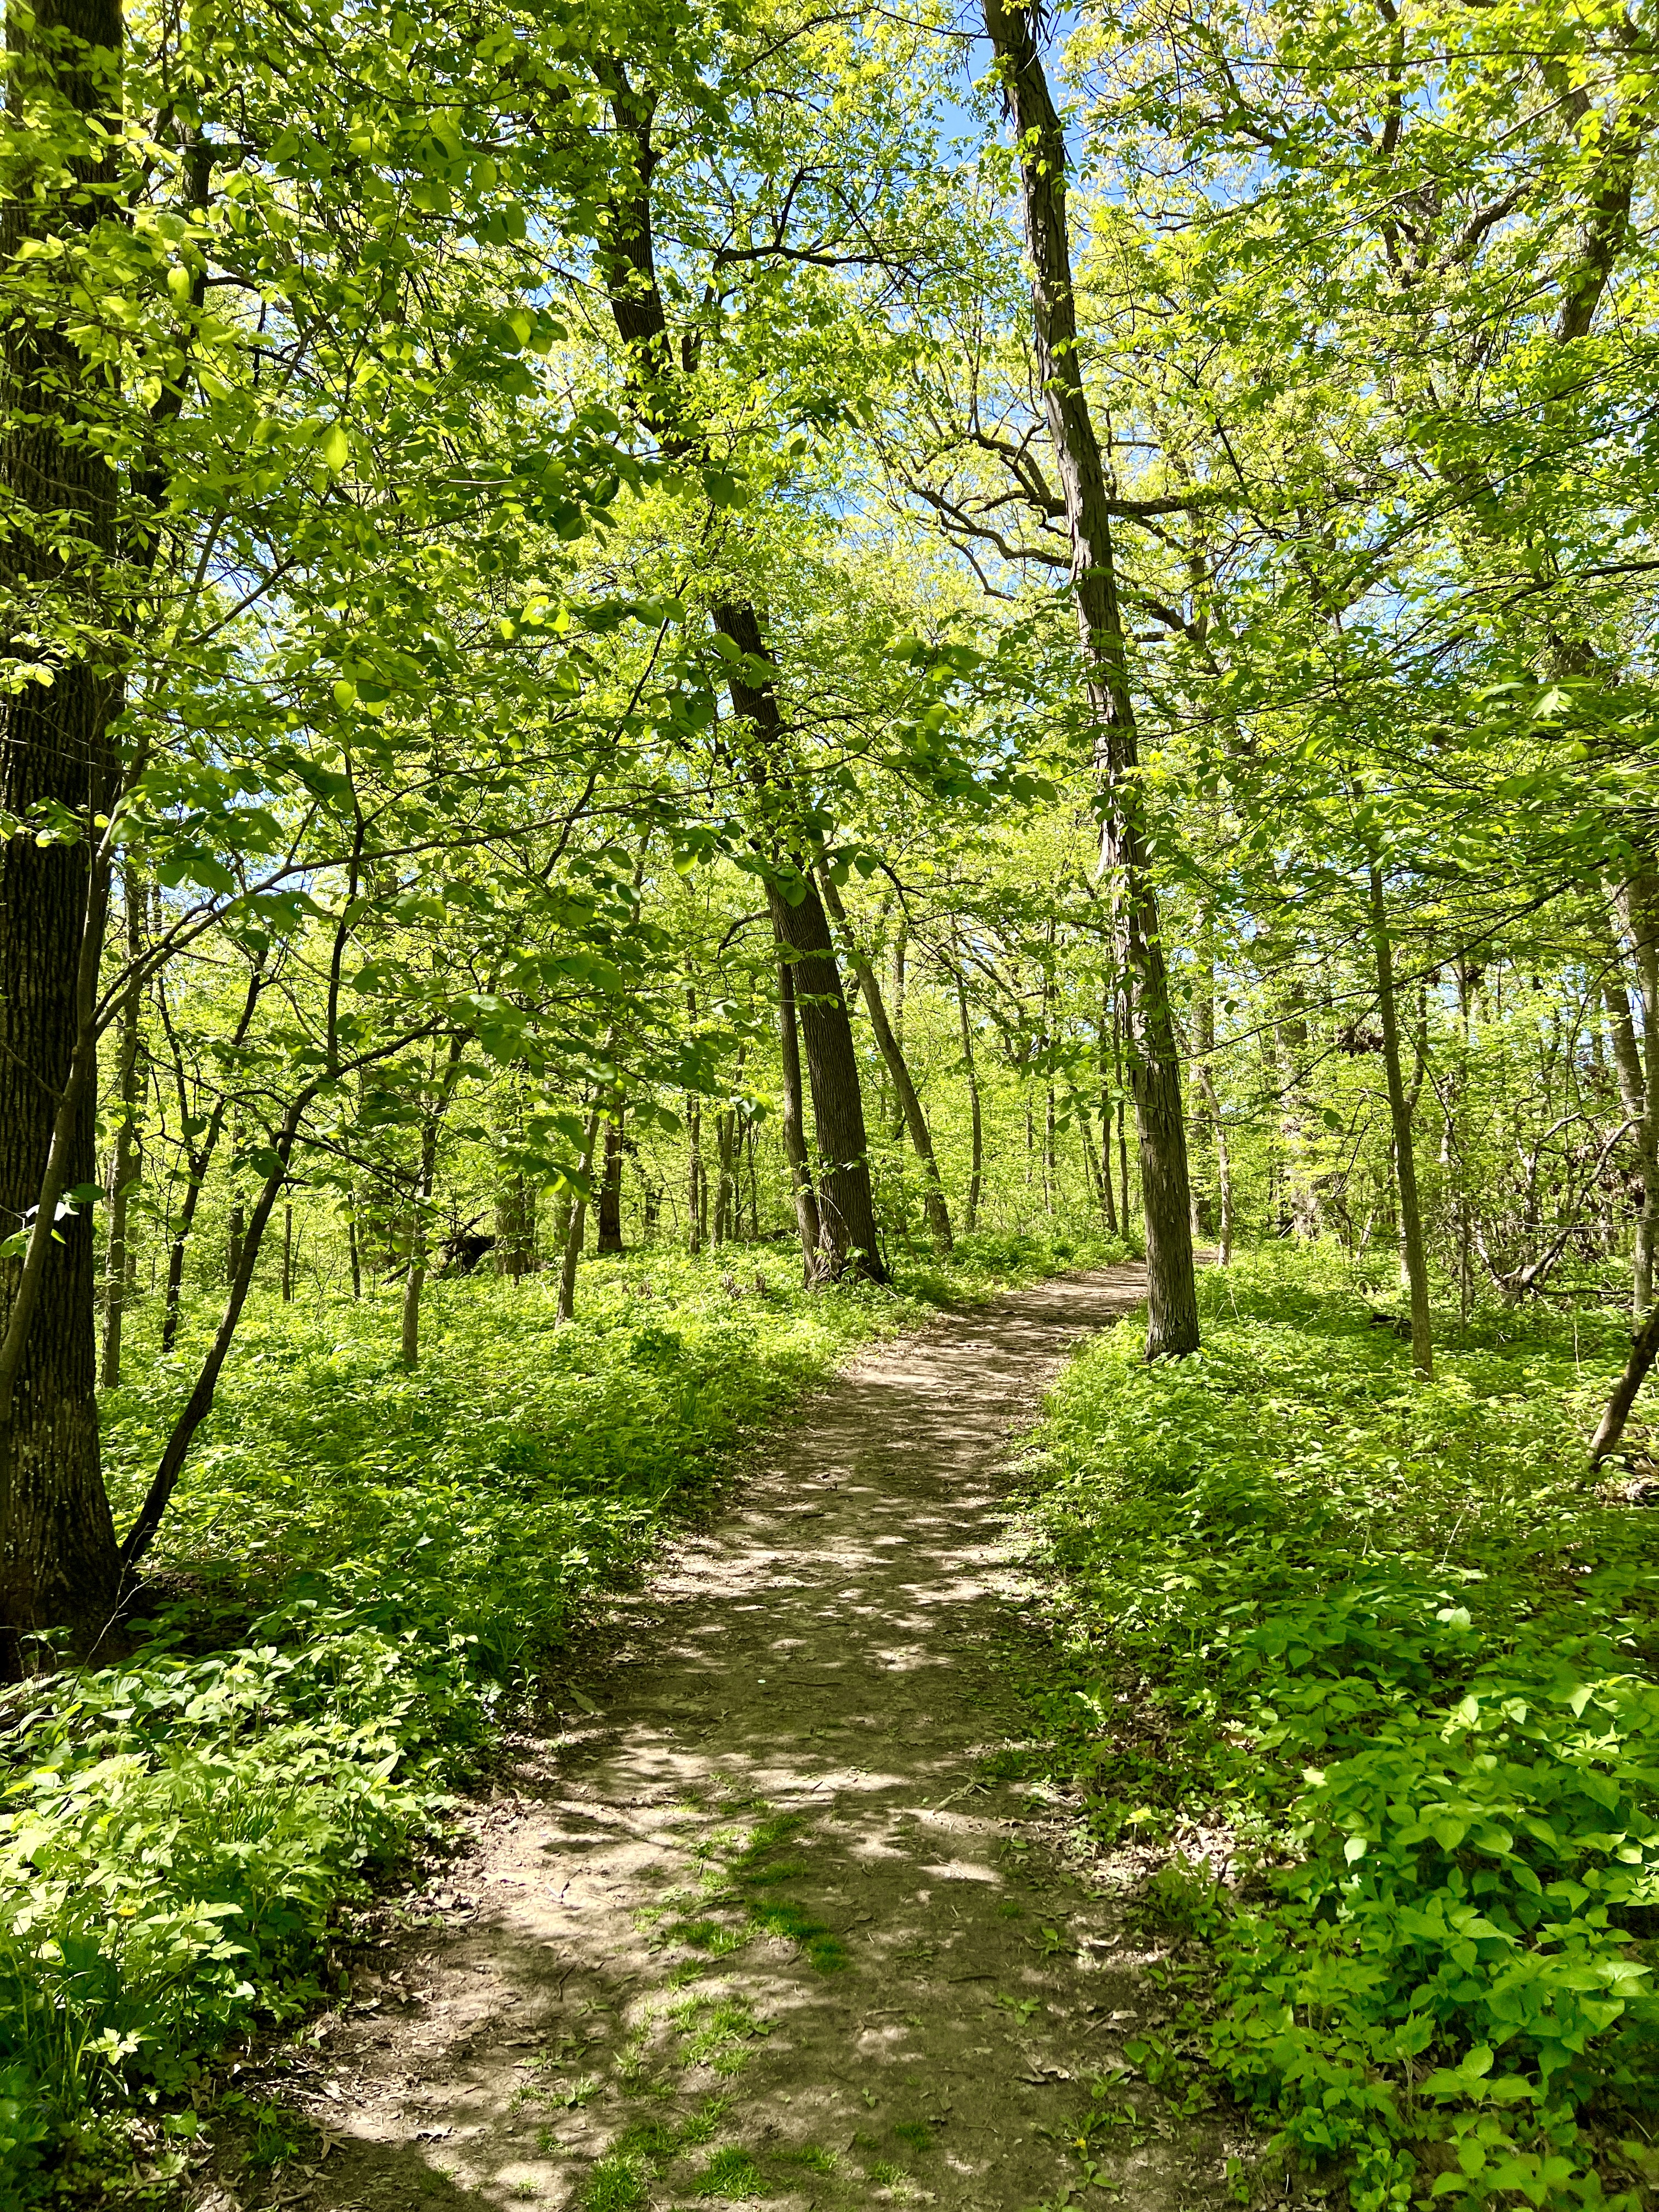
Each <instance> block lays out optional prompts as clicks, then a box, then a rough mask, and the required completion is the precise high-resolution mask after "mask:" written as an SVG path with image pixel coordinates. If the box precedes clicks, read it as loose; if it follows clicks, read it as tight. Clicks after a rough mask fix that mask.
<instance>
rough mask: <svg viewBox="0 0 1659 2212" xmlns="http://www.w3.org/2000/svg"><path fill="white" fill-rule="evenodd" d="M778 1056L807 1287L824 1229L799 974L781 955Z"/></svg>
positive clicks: (813, 1276)
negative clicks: (804, 1082)
mask: <svg viewBox="0 0 1659 2212" xmlns="http://www.w3.org/2000/svg"><path fill="white" fill-rule="evenodd" d="M778 1058H779V1061H780V1063H781V1069H782V1083H783V1100H782V1109H783V1112H782V1118H783V1157H784V1159H785V1161H786V1162H787V1164H788V1169H789V1188H790V1192H791V1194H792V1195H793V1199H794V1202H795V1227H796V1230H797V1231H798V1233H799V1237H800V1255H801V1267H802V1270H803V1273H804V1276H805V1283H806V1286H807V1288H808V1289H809V1290H810V1289H811V1286H812V1285H813V1284H814V1283H816V1282H817V1279H818V1265H819V1261H818V1252H819V1247H820V1245H821V1244H822V1243H823V1230H822V1227H821V1225H820V1224H819V1221H818V1202H817V1198H816V1197H815V1195H814V1194H813V1190H812V1175H811V1169H810V1168H809V1166H808V1165H807V1159H806V1129H805V1115H804V1114H803V1112H802V1102H801V1087H800V1033H799V1029H798V1028H797V1026H796V1022H795V977H794V971H793V969H792V968H791V967H790V964H789V963H788V961H787V959H786V958H784V957H783V956H782V954H781V953H780V955H779V957H778Z"/></svg>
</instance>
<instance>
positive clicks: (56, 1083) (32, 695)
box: [0, 0, 123, 1676]
mask: <svg viewBox="0 0 1659 2212" xmlns="http://www.w3.org/2000/svg"><path fill="white" fill-rule="evenodd" d="M7 43H8V46H9V62H10V70H9V75H8V78H7V107H8V120H9V125H10V127H11V129H12V131H14V132H18V136H17V137H15V139H14V141H13V143H12V145H11V146H10V148H9V149H8V150H7V152H6V154H5V155H4V174H3V177H0V202H3V206H0V264H3V266H4V268H5V269H6V270H7V272H8V274H9V276H21V277H22V278H23V280H24V282H25V283H26V284H27V287H28V288H29V289H31V290H32V291H33V294H34V301H35V307H36V309H37V311H27V310H23V309H21V308H19V307H13V309H12V310H11V313H10V316H9V320H8V322H7V325H6V328H5V331H4V334H3V337H0V489H3V494H4V498H5V501H6V504H7V508H8V514H9V520H8V524H7V528H6V531H5V534H4V542H3V544H0V591H3V592H4V594H5V595H6V597H7V598H8V599H9V601H10V603H11V604H12V605H20V604H22V603H27V602H31V601H36V600H39V601H40V602H42V603H43V617H44V618H43V621H42V625H41V626H42V627H43V628H44V629H46V631H47V632H48V633H49V634H50V633H51V632H52V630H54V629H56V628H57V627H58V621H59V619H61V620H62V622H63V623H64V629H66V630H71V631H72V629H73V628H74V626H76V624H81V623H84V624H85V625H87V627H88V629H89V630H90V631H91V632H92V633H94V635H97V634H100V633H106V632H107V629H108V627H109V621H110V617H109V613H108V611H107V608H106V604H105V592H104V570H105V568H106V563H107V562H109V561H110V560H111V558H112V556H113V555H114V554H115V552H116V550H117V548H116V492H117V485H116V478H115V475H114V472H113V471H112V468H111V466H110V465H109V463H108V461H107V460H106V458H105V448H104V444H103V441H101V439H100V437H99V436H98V435H97V416H98V413H99V395H100V389H101V387H102V380H103V377H104V374H105V371H104V370H103V368H100V367H94V365H93V364H92V363H91V362H88V359H87V358H86V356H84V355H83V354H82V351H81V350H80V349H79V347H78V346H77V344H76V341H75V339H74V337H72V336H71V335H70V325H71V324H72V322H73V321H74V320H75V319H78V318H80V317H81V316H82V315H83V314H84V313H85V308H84V306H83V305H82V304H81V303H79V302H77V300H76V260H77V258H78V257H77V249H78V246H79V244H80V241H81V240H82V238H83V237H84V236H85V234H87V233H88V232H89V231H90V230H92V229H93V228H94V227H95V226H96V225H97V224H99V223H100V222H103V221H106V220H107V219H108V218H109V217H110V216H112V213H113V212H114V210H113V208H112V191H113V186H114V177H115V168H114V161H113V158H112V154H111V152H110V150H109V149H111V148H112V147H113V146H114V145H115V144H117V143H118V141H119V136H120V118H119V106H120V94H119V76H118V72H119V66H120V56H121V52H122V46H123V26H122V21H121V12H120V8H119V5H118V0H35V5H34V6H33V8H32V9H26V8H24V7H23V6H21V5H18V6H15V7H13V8H11V9H9V10H8V17H7ZM25 112H27V113H28V115H29V118H30V121H29V127H28V129H27V131H21V132H20V131H19V126H20V125H21V123H22V120H23V118H24V115H25ZM35 246H45V247H46V252H45V253H43V254H40V256H39V257H38V258H33V261H32V263H31V264H28V265H27V268H26V266H25V264H24V262H23V255H24V253H25V252H26V250H27V249H29V248H31V247H35ZM54 294H55V296H54ZM88 432H90V433H91V435H88ZM8 642H9V641H8ZM20 651H21V657H22V658H23V659H25V660H27V661H36V660H38V659H40V654H41V648H40V645H39V643H38V641H36V642H34V643H33V644H22V645H21V646H20ZM54 658H55V659H57V665H56V666H55V667H54V668H53V669H52V671H51V673H50V675H49V676H48V677H47V678H46V680H45V681H44V682H43V681H40V680H38V679H37V680H34V681H30V682H25V683H23V684H21V686H20V687H19V688H18V689H16V690H10V691H8V692H7V693H6V694H5V695H4V696H0V811H3V812H4V813H5V814H7V815H9V816H11V817H15V818H21V819H22V820H24V821H26V822H33V821H35V820H37V819H38V818H39V816H40V810H41V809H42V808H43V807H48V808H53V809H57V808H62V809H65V810H67V811H68V812H69V813H70V815H71V816H72V817H74V818H75V819H76V821H77V822H78V823H80V825H81V834H80V836H79V838H78V840H77V841H76V842H73V843H70V842H64V841H61V840H58V839H54V840H52V841H51V842H46V843H40V842H36V840H35V838H34V837H33V836H10V835H8V836H5V837H4V838H3V841H0V1237H4V1238H8V1239H9V1238H11V1237H14V1236H15V1235H16V1234H18V1233H19V1232H20V1231H23V1232H26V1234H27V1244H26V1247H25V1249H24V1250H23V1251H22V1252H21V1254H20V1255H18V1256H16V1257H13V1258H4V1259H0V1672H3V1673H4V1674H9V1675H12V1676H15V1675H16V1674H18V1673H19V1672H20V1671H21V1665H22V1646H21V1642H20V1639H21V1638H22V1637H24V1636H27V1634H28V1633H29V1632H32V1631H33V1630H37V1629H40V1628H45V1627H48V1626H61V1627H65V1628H68V1629H69V1630H70V1633H71V1635H72V1637H73V1638H75V1639H76V1642H77V1643H79V1644H85V1643H86V1642H87V1641H88V1639H89V1638H92V1637H94V1636H95V1635H96V1634H97V1632H98V1631H99V1630H100V1628H101V1627H102V1626H104V1625H105V1624H106V1622H107V1620H109V1618H110V1616H111V1613H112V1608H113V1605H114V1601H115V1598H116V1595H117V1593H118V1583H119V1567H118V1559H117V1555H116V1547H115V1536H114V1529H113V1526H112V1522H111V1519H110V1511H109V1504H108V1501H107V1498H106V1495H105V1492H104V1486H103V1479H102V1474H101V1469H100V1461H99V1449H98V1416H97V1405H96V1398H95V1386H96V1375H95V1370H94V1343H95V1329H94V1313H95V1300H96V1273H97V1259H96V1253H95V1249H94V1234H93V1219H92V1215H91V1212H90V1211H89V1210H88V1207H87V1206H85V1204H84V1203H83V1204H82V1205H80V1206H76V1207H74V1208H72V1210H66V1211H64V1212H63V1213H62V1214H61V1216H60V1212H59V1206H60V1201H61V1200H62V1199H63V1197H64V1193H66V1192H69V1191H73V1190H76V1189H77V1188H83V1187H85V1186H88V1185H89V1184H91V1182H93V1180H94V1176H95V1173H96V1168H95V1160H94V1144H95V1128H94V1115H95V1109H96V1096H95V1093H96V1083H97V1066H96V1060H97V1022H96V1006H97V980H98V965H99V959H100V954H101V951H102V946H103V933H104V921H105V915H106V907H107V903H108V860H107V836H106V834H105V832H104V831H103V829H101V827H100V823H99V821H98V817H100V816H103V817H108V816H109V814H110V813H111V811H112V808H113V805H114V802H115V798H116V792H117V783H118V767H117V763H116V759H115V752H114V747H113V744H112V740H111V737H110V725H111V722H112V719H113V717H114V715H115V714H116V713H117V712H118V710H119V707H120V703H121V684H120V679H119V677H118V675H117V674H115V673H113V672H112V671H111V670H110V669H109V667H108V665H107V659H108V655H107V653H98V652H95V651H88V650H81V649H77V648H76V646H74V645H73V644H72V643H71V644H70V645H69V646H67V647H66V648H65V649H64V651H63V653H62V654H61V657H60V656H58V655H57V654H54ZM100 661H102V662H103V663H104V664H105V665H99V663H100Z"/></svg>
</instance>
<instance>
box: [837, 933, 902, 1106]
mask: <svg viewBox="0 0 1659 2212" xmlns="http://www.w3.org/2000/svg"><path fill="white" fill-rule="evenodd" d="M830 912H831V913H832V914H834V913H835V908H833V907H831V908H830ZM837 919H839V917H837ZM909 935H910V933H909V928H908V925H907V923H906V921H905V919H904V916H903V915H902V914H901V915H900V916H899V918H898V921H897V923H896V925H895V927H894V930H893V989H892V1017H893V1042H894V1043H895V1044H896V1046H897V1048H898V1054H899V1058H900V1059H901V1060H903V1059H904V999H905V984H906V980H907V979H906V975H905V954H906V952H907V951H908V942H909ZM905 1065H906V1066H908V1065H909V1063H908V1060H907V1061H905ZM894 1102H895V1108H896V1110H895V1113H894V1115H893V1142H894V1143H895V1144H896V1145H897V1144H902V1142H903V1140H904V1133H905V1130H906V1129H907V1128H908V1127H909V1122H910V1115H909V1112H908V1109H907V1108H906V1106H905V1103H904V1096H903V1093H902V1091H899V1089H898V1087H897V1085H896V1084H895V1085H894Z"/></svg>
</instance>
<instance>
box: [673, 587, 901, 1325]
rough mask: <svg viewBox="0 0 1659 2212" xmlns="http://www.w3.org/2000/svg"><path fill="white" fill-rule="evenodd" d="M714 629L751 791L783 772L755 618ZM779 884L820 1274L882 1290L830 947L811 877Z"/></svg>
mask: <svg viewBox="0 0 1659 2212" xmlns="http://www.w3.org/2000/svg"><path fill="white" fill-rule="evenodd" d="M714 626H715V628H716V629H718V630H719V631H720V635H722V636H723V637H726V638H728V639H729V640H730V641H731V642H732V644H733V645H734V646H736V647H737V648H738V653H740V654H741V655H742V656H743V663H742V669H741V671H739V670H738V668H733V669H732V670H731V671H729V672H728V674H727V677H726V684H727V688H728V690H730V692H731V695H732V712H733V714H736V715H738V717H739V718H740V719H742V720H744V721H746V722H748V723H749V725H750V727H751V729H752V730H753V732H754V733H755V739H756V742H757V748H758V758H757V762H756V763H755V773H756V776H757V781H761V782H766V781H769V780H771V779H773V778H774V777H775V776H776V775H779V773H780V772H781V768H782V765H783V743H782V739H783V726H782V718H781V715H780V714H779V712H778V701H777V693H776V690H775V688H774V685H773V683H772V678H771V673H770V669H771V656H770V654H769V653H768V651H767V648H766V643H765V641H764V639H763V637H762V635H761V630H760V623H759V620H758V618H757V615H756V613H755V610H754V609H753V608H752V607H751V606H750V605H748V603H747V602H746V601H743V600H735V601H729V602H727V603H726V604H725V605H720V606H717V607H716V608H715V609H714ZM788 880H789V884H790V889H791V890H797V891H798V892H799V896H798V897H797V898H796V899H795V900H794V901H793V902H791V901H790V899H789V898H788V897H787V896H786V894H785V891H784V889H783V881H784V878H781V875H780V873H779V872H777V871H776V870H775V869H772V868H769V870H768V872H767V878H766V902H767V906H768V908H769V911H770V914H771V917H772V929H773V933H774V936H775V939H776V940H777V944H778V945H779V947H780V950H781V951H782V952H783V954H784V955H785V957H787V958H788V959H789V961H790V964H791V966H792V968H793V971H794V985H795V1012H796V1016H797V1019H798V1021H799V1029H800V1035H801V1040H802V1042H803V1043H804V1044H805V1048H806V1080H807V1085H808V1087H809V1088H810V1090H811V1094H812V1120H813V1124H814V1127H815V1129H816V1133H817V1150H818V1186H817V1201H818V1228H819V1233H820V1236H821V1238H822V1243H821V1247H820V1249H821V1254H822V1261H823V1268H824V1271H825V1272H826V1273H829V1274H830V1275H842V1274H856V1275H863V1276H866V1277H867V1278H868V1279H870V1280H872V1281H873V1282H885V1281H886V1279H887V1269H886V1267H885V1266H884V1263H883V1261H882V1258H881V1253H880V1249H879V1246H878V1243H877V1238H876V1212H875V1203H874V1200H873V1198H872V1194H871V1188H870V1159H869V1146H868V1142H867V1139H866V1135H865V1126H864V1096H863V1092H862V1090H861V1088H860V1083H859V1062H858V1054H857V1051H856V1050H855V1048H854V1043H853V1024H852V1022H851V1020H850V1019H849V1018H848V1012H847V998H846V994H845V993H844V992H843V990H842V981H841V970H840V969H839V967H838V966H837V965H836V946H835V939H834V938H833V937H832V936H831V935H830V933H829V916H828V915H826V914H825V912H824V908H823V900H822V898H821V897H820V896H818V890H817V884H815V882H814V881H813V879H812V876H811V871H810V870H809V869H808V868H807V867H806V866H805V864H804V862H802V861H800V860H799V859H798V858H795V859H792V862H791V874H790V877H789V878H788Z"/></svg>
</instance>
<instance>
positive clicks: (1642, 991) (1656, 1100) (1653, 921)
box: [1614, 876, 1659, 1323]
mask: <svg viewBox="0 0 1659 2212" xmlns="http://www.w3.org/2000/svg"><path fill="white" fill-rule="evenodd" d="M1619 908H1620V921H1621V923H1622V924H1623V929H1624V935H1625V939H1626V943H1627V944H1628V945H1629V947H1630V951H1631V954H1632V960H1633V962H1634V965H1635V969H1636V987H1637V993H1638V997H1639V999H1640V1001H1641V1006H1642V1047H1643V1048H1645V1049H1644V1050H1642V1049H1640V1048H1638V1046H1637V1043H1636V1040H1635V1038H1634V1036H1631V1037H1630V1038H1629V1042H1628V1047H1627V1048H1626V1046H1625V1044H1624V1042H1623V1041H1622V1040H1620V1039H1615V1046H1614V1049H1615V1051H1616V1052H1618V1053H1619V1054H1620V1060H1621V1061H1622V1060H1623V1059H1624V1055H1625V1051H1626V1049H1628V1053H1629V1057H1630V1060H1631V1061H1632V1063H1633V1064H1634V1066H1635V1069H1636V1070H1637V1071H1638V1074H1639V1082H1638V1085H1635V1086H1633V1087H1634V1088H1635V1089H1636V1090H1637V1091H1638V1105H1639V1109H1640V1115H1641V1119H1640V1121H1639V1123H1638V1127H1637V1132H1636V1144H1637V1156H1638V1160H1639V1162H1640V1165H1641V1175H1642V1210H1641V1212H1639V1213H1638V1215H1637V1217H1636V1239H1635V1251H1634V1254H1633V1261H1632V1271H1631V1274H1632V1283H1631V1292H1632V1295H1631V1310H1632V1316H1633V1317H1634V1319H1635V1320H1636V1321H1637V1322H1638V1323H1639V1322H1642V1321H1643V1320H1644V1318H1645V1317H1646V1316H1647V1314H1648V1312H1649V1310H1650V1308H1651V1307H1652V1305H1653V1303H1654V1266H1655V1257H1656V1248H1659V878H1654V877H1652V876H1641V877H1638V878H1634V879H1633V880H1632V881H1631V882H1629V883H1627V884H1625V886H1624V887H1623V889H1622V890H1621V891H1620V898H1619ZM1620 995H1621V996H1622V995H1623V993H1622V989H1621V992H1620ZM1625 1004H1626V1020H1625V1024H1624V1026H1625V1028H1626V1030H1629V1028H1630V1026H1631V1024H1630V1019H1629V1012H1628V1008H1629V1001H1628V1000H1626V1001H1625ZM1626 1110H1629V1109H1628V1108H1627V1109H1626Z"/></svg>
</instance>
